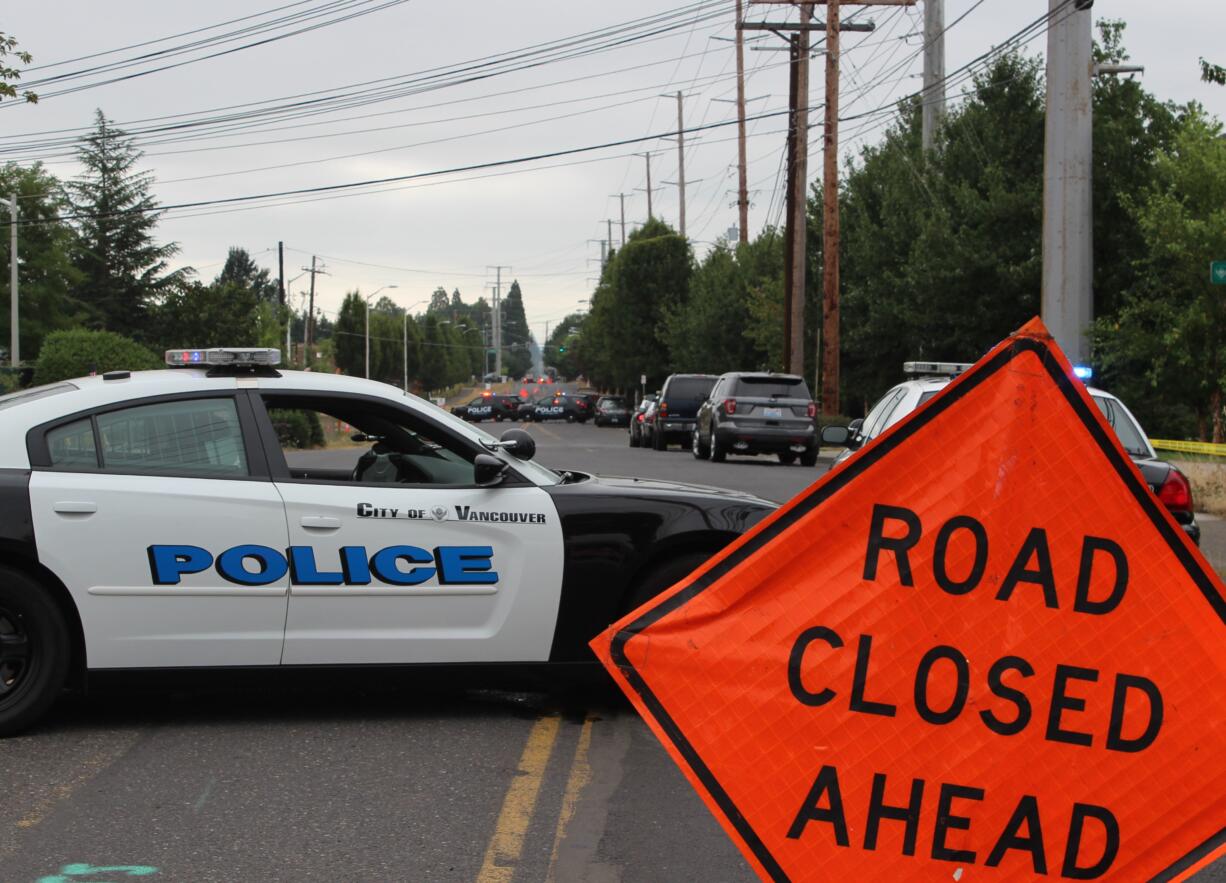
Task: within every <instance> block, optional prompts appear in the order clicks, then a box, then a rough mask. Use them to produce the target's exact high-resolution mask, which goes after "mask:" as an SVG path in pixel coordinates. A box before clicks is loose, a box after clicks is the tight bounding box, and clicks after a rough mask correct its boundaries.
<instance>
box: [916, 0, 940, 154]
mask: <svg viewBox="0 0 1226 883" xmlns="http://www.w3.org/2000/svg"><path fill="white" fill-rule="evenodd" d="M920 96H921V97H920V100H921V102H922V104H923V129H922V132H921V139H922V140H921V143H922V144H923V146H924V152H925V153H927V152H928V151H929V150H932V148H933V146H934V145H935V144H936V135H937V129H938V128H939V127H940V125H941V120H942V119H944V118H945V0H924V91H923V92H922V93H920Z"/></svg>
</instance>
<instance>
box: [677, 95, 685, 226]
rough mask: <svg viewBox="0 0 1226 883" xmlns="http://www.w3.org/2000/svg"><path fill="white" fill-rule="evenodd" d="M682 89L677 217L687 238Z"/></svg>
mask: <svg viewBox="0 0 1226 883" xmlns="http://www.w3.org/2000/svg"><path fill="white" fill-rule="evenodd" d="M682 106H683V99H682V97H681V90H680V89H678V90H677V202H678V209H677V218H678V224H679V225H680V227H681V238H682V239H685V119H684V114H683V112H682Z"/></svg>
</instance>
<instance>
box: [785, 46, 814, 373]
mask: <svg viewBox="0 0 1226 883" xmlns="http://www.w3.org/2000/svg"><path fill="white" fill-rule="evenodd" d="M805 63H806V65H807V61H806V62H805ZM800 65H801V61H800V35H799V34H790V35H789V36H788V146H787V184H786V185H785V186H786V192H785V194H784V202H785V204H786V206H785V209H784V211H785V212H786V214H787V229H786V230H785V231H784V237H785V238H784V243H783V265H784V267H785V270H784V273H785V275H784V277H783V370H784V371H790V372H792V373H793V374H796V373H801V374H803V373H804V360H803V353H804V347H803V346H802V347H800V348H799V356H800V358H799V361H800V362H801V366H800V368H799V370H798V369H797V367H796V364H795V363H796V361H797V360H798V351H797V348H796V347H795V346H794V345H793V344H794V340H793V336H792V331H793V327H794V326H796V325H799V326H800V327H801V328H803V327H804V317H805V298H804V290H805V258H804V255H805V227H806V224H807V219H806V218H805V212H804V209H803V208H802V209H801V211H800V217H799V218H798V217H797V214H796V190H797V187H796V178H797V177H798V175H797V172H798V169H797V167H796V166H797V154H798V153H800V154H801V155H802V156H807V154H808V147H807V144H806V141H807V139H804V138H802V137H801V134H800V127H799V126H798V125H797V123H798V116H799V115H798V113H797V107H798V106H799V104H800V101H801V98H800V91H799V83H798V74H799V72H800ZM804 101H805V103H806V104H807V103H808V96H807V95H806V96H805V98H804ZM801 145H804V147H803V148H801ZM798 148H801V149H798ZM806 164H807V163H806ZM799 177H800V179H801V180H802V181H804V180H806V176H805V175H803V174H801V175H799ZM800 189H801V192H802V193H803V189H804V188H803V185H802V187H801V188H800ZM798 223H799V225H800V228H801V233H800V243H801V251H800V254H801V257H800V267H799V273H800V278H799V279H797V262H796V239H797V237H796V235H795V233H796V227H797V224H798ZM797 292H799V294H797ZM797 312H799V320H798V319H797Z"/></svg>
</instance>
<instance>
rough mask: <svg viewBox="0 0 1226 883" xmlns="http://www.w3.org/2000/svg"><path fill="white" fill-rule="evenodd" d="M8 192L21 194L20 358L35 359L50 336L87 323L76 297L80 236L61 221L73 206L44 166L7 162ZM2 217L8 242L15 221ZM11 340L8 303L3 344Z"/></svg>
mask: <svg viewBox="0 0 1226 883" xmlns="http://www.w3.org/2000/svg"><path fill="white" fill-rule="evenodd" d="M10 193H15V194H16V195H17V199H18V205H19V207H20V208H19V220H20V222H21V227H20V230H19V231H18V239H19V244H18V250H17V251H18V280H17V281H18V295H19V298H20V303H19V304H18V306H19V308H20V316H19V320H18V321H19V329H18V330H19V331H20V333H21V354H22V356H24V357H25V358H27V359H32V358H36V357H37V356H38V352H39V348H40V347H41V346H42V341H43V338H44V337H45V336H46V335H47V334H48V333H50V332H52V331H56V330H58V329H63V328H72V327H75V326H79V325H82V324H84V322H85V319H86V317H87V311H86V310H85V308H84V306H83V305H82V304H81V303H80V301H78V300H77V299H76V298H75V297H74V296H73V292H74V290H75V289H76V287H77V285H78V284H79V283H80V281H81V278H82V277H81V273H80V271H79V270H77V268H76V267H75V266H73V263H72V255H73V248H74V247H75V243H76V234H75V233H74V232H73V230H72V228H71V227H69V226H68V224H67V223H65V222H64V221H61V220H59V218H60V216H61V215H65V214H68V213H69V208H70V207H69V204H68V198H67V196H66V195H65V193H64V188H63V185H62V184H61V183H60V181H59V180H58V179H57V178H55V177H54V176H53V175H51V174H49V173H48V172H47V171H46V170H45V169H44V168H43V167H42V165H40V164H37V163H36V164H35V165H33V166H30V167H29V168H22V167H21V166H18V165H17V164H16V163H8V164H6V165H4V166H3V167H0V194H10ZM0 219H2V223H0V241H2V242H4V243H8V241H9V234H10V229H11V225H12V219H11V218H10V217H9V215H8V213H7V212H6V213H4V214H3V215H0ZM4 263H6V264H7V261H5V262H4ZM5 278H6V279H7V273H6V274H5ZM5 287H6V288H7V285H6V286H5ZM8 340H9V310H8V308H7V302H5V306H4V307H3V308H0V341H5V342H7V341H8Z"/></svg>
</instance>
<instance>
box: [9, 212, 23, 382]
mask: <svg viewBox="0 0 1226 883" xmlns="http://www.w3.org/2000/svg"><path fill="white" fill-rule="evenodd" d="M9 234H10V235H9V359H10V360H11V364H12V366H13V367H14V368H16V367H17V366H18V365H20V364H21V335H20V334H19V333H18V327H19V326H18V324H17V304H18V303H19V300H18V290H17V194H16V193H13V194H11V195H10V196H9Z"/></svg>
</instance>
